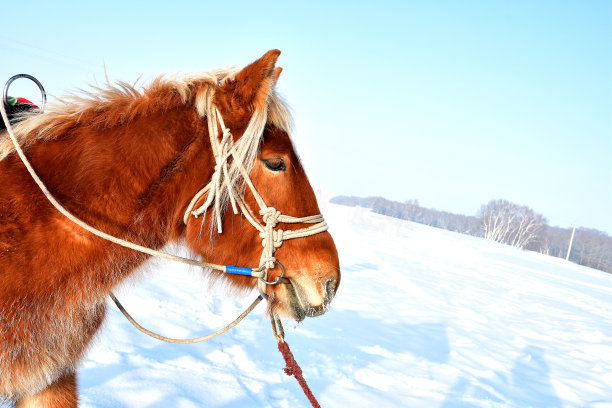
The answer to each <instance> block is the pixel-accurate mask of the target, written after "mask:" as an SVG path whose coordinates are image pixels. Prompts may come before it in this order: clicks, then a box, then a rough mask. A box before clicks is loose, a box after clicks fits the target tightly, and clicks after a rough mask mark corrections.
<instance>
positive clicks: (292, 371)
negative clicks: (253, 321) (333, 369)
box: [270, 315, 321, 408]
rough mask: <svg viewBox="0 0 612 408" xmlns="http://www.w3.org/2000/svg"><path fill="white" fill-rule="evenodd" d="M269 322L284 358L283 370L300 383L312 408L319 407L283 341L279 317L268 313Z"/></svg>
mask: <svg viewBox="0 0 612 408" xmlns="http://www.w3.org/2000/svg"><path fill="white" fill-rule="evenodd" d="M270 323H271V324H272V334H273V335H274V338H275V339H276V341H277V342H278V351H280V353H281V354H282V355H283V359H285V368H284V369H283V371H285V374H287V375H288V376H289V377H291V376H294V377H295V379H296V380H297V382H298V384H300V387H302V391H304V395H306V398H308V401H310V404H312V406H313V408H321V405H319V402H318V401H317V399H316V398H315V396H314V394H313V393H312V391H311V390H310V387H309V386H308V384H307V383H306V380H305V379H304V377H303V376H302V369H301V368H300V366H299V365H298V363H297V361H295V358H294V357H293V353H292V352H291V349H290V348H289V344H287V342H286V341H285V331H284V330H283V325H282V324H281V321H280V319H279V318H277V317H275V316H274V315H270Z"/></svg>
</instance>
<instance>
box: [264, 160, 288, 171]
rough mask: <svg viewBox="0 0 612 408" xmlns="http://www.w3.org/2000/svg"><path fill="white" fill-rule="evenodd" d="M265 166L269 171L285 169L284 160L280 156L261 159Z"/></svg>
mask: <svg viewBox="0 0 612 408" xmlns="http://www.w3.org/2000/svg"><path fill="white" fill-rule="evenodd" d="M263 162H264V164H265V166H266V167H267V169H268V170H271V171H285V162H284V161H283V159H281V158H280V157H274V158H272V159H264V160H263Z"/></svg>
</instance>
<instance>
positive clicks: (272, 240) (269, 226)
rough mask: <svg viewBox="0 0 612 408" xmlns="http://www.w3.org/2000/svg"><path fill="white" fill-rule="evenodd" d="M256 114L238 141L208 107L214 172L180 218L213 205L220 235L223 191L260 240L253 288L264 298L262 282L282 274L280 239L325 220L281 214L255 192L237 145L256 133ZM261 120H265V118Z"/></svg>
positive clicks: (315, 229)
mask: <svg viewBox="0 0 612 408" xmlns="http://www.w3.org/2000/svg"><path fill="white" fill-rule="evenodd" d="M264 114H265V113H264ZM256 115H257V112H256V113H255V114H254V115H253V116H254V117H253V118H252V119H251V121H250V122H249V125H248V126H247V129H246V130H245V132H244V134H243V136H242V138H241V139H240V140H239V141H238V142H234V140H233V136H232V134H231V132H230V129H229V128H227V127H225V123H224V122H223V117H222V116H221V112H219V110H218V109H217V108H214V109H210V111H209V112H208V114H207V116H208V130H209V136H210V144H211V148H212V151H213V154H214V156H215V161H216V165H215V171H214V173H213V175H212V178H211V180H210V182H209V183H208V184H207V185H206V186H204V188H202V189H201V190H200V191H198V192H197V193H196V195H195V196H194V197H193V199H192V200H191V202H190V203H189V205H188V206H187V209H186V211H185V215H184V216H183V221H184V222H185V224H187V221H188V220H189V216H190V215H192V216H193V217H194V218H197V217H199V216H200V215H202V214H205V213H206V211H207V210H208V209H209V207H210V206H211V205H212V206H214V208H215V211H214V213H215V215H216V219H215V220H214V222H215V223H216V225H217V232H218V233H220V234H221V233H222V232H223V229H222V227H221V223H222V221H221V211H220V206H221V205H222V203H221V200H222V196H223V194H222V193H223V192H225V193H226V194H227V196H228V197H229V201H230V203H231V205H232V209H233V211H234V214H238V208H240V211H241V212H242V214H244V216H245V217H246V219H247V220H248V221H249V222H250V223H251V225H252V226H253V227H255V229H257V230H258V231H259V236H260V237H261V239H262V241H261V244H262V246H263V251H262V253H261V258H260V260H259V271H260V272H261V273H262V276H260V277H259V279H258V281H257V288H258V289H259V293H260V294H261V295H262V296H263V297H264V298H267V294H266V285H271V284H276V283H278V282H280V280H281V279H282V277H283V274H284V269H283V268H282V265H281V264H280V262H278V261H277V260H276V258H275V257H274V252H275V251H276V250H277V249H278V248H280V247H281V246H282V245H283V242H284V241H286V240H288V239H294V238H301V237H308V236H310V235H314V234H318V233H320V232H324V231H327V223H326V222H325V220H324V219H323V216H322V215H321V214H317V215H311V216H308V217H299V218H298V217H292V216H289V215H284V214H282V213H281V212H280V211H278V210H277V209H276V208H274V207H268V206H267V205H266V203H265V202H264V200H263V198H261V195H260V194H259V193H258V192H257V189H256V188H255V186H254V185H253V182H252V180H251V177H250V176H249V174H248V172H247V170H246V168H245V167H244V164H243V163H244V157H243V156H242V155H241V154H240V153H241V147H242V146H245V145H248V144H249V143H250V142H251V140H248V138H252V137H259V136H260V135H258V134H257V133H256V132H257V130H260V129H257V130H256V129H254V128H255V125H254V124H255V123H257V122H260V121H259V120H258V119H261V118H256V117H255V116H256ZM217 120H218V123H219V126H220V127H221V131H222V132H223V134H222V137H221V140H219V132H218V128H217ZM263 122H264V123H265V120H264V121H263ZM260 131H262V132H263V129H261V130H260ZM230 157H231V158H232V162H231V164H230V163H228V159H229V158H230ZM238 176H240V177H242V179H243V180H244V181H245V183H246V185H247V186H248V187H249V189H250V190H251V193H252V194H253V197H255V201H256V202H257V205H258V206H259V215H261V216H262V220H263V222H264V223H265V225H264V224H262V223H260V222H259V220H258V219H257V217H256V216H254V214H253V211H252V210H251V208H249V206H248V205H247V203H246V202H245V200H244V197H243V196H242V195H241V194H240V193H239V192H238V190H237V189H236V187H235V181H236V179H237V178H238ZM204 194H206V199H205V200H204V202H203V203H202V204H201V205H200V206H199V207H198V208H196V209H194V207H195V206H196V203H197V202H198V201H199V200H200V199H201V198H202V197H203V196H204ZM278 223H287V224H297V223H305V224H314V225H311V226H310V227H307V228H302V229H298V230H290V231H283V230H282V229H275V228H276V226H277V225H278ZM276 263H279V265H280V266H281V270H282V273H281V276H279V277H277V278H276V280H275V281H273V282H268V281H267V278H268V270H270V269H273V268H274V266H275V264H276Z"/></svg>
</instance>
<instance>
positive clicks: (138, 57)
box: [0, 0, 612, 234]
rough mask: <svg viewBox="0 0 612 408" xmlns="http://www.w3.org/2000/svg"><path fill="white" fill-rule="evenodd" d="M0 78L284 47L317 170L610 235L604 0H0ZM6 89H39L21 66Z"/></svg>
mask: <svg viewBox="0 0 612 408" xmlns="http://www.w3.org/2000/svg"><path fill="white" fill-rule="evenodd" d="M2 14H3V16H4V21H5V23H4V26H5V28H6V29H5V30H3V34H2V36H1V37H0V55H2V61H3V63H2V64H0V82H4V81H5V80H6V79H8V78H9V77H11V76H12V75H13V74H16V73H22V72H23V73H29V74H32V75H35V76H36V77H38V78H39V79H40V80H41V81H42V82H43V84H44V85H45V88H46V90H47V92H48V94H49V98H50V99H53V98H58V97H61V96H62V95H64V94H67V93H69V92H71V91H75V90H78V89H87V88H88V86H89V85H90V84H95V83H96V82H103V81H104V77H105V69H106V73H107V74H108V77H109V78H110V79H111V81H114V80H123V81H127V82H133V81H135V80H137V79H138V78H142V80H144V81H145V82H146V81H147V80H150V79H152V78H154V77H156V76H158V75H160V74H163V73H176V72H193V71H202V70H208V69H212V68H217V67H223V66H228V65H236V66H244V65H246V64H248V63H250V62H251V61H253V60H255V59H257V58H258V57H260V56H261V55H263V53H265V52H266V51H267V50H269V49H273V48H278V49H280V50H281V51H282V55H281V57H280V59H279V61H278V65H279V66H282V67H283V69H284V71H283V73H282V75H281V78H280V80H279V83H278V89H279V91H280V93H281V94H283V95H284V97H285V98H286V100H287V101H288V102H289V104H290V105H291V107H292V109H293V113H294V119H295V132H294V134H293V138H294V141H295V145H296V148H297V150H298V153H299V154H300V156H301V158H302V160H303V163H304V166H305V168H306V170H307V173H308V174H309V176H310V179H311V182H312V184H313V185H314V186H316V187H318V188H321V189H324V190H327V191H328V192H330V193H332V194H338V195H340V194H342V195H356V196H383V197H386V198H388V199H391V200H396V201H406V200H413V199H416V200H419V203H420V204H421V205H422V206H425V207H430V208H436V209H438V210H445V211H450V212H455V213H461V214H467V215H475V214H476V212H477V211H478V209H479V208H480V206H481V205H483V204H486V203H487V202H488V201H489V200H492V199H498V198H502V199H506V200H510V201H513V202H516V203H518V204H521V205H527V206H529V207H531V208H532V209H534V210H535V211H536V212H538V213H541V214H543V215H544V216H545V217H547V218H548V220H549V223H550V224H551V225H557V226H561V227H571V226H572V225H573V224H574V223H576V224H577V225H578V226H583V227H587V228H596V229H599V230H602V231H605V232H607V233H608V234H612V216H610V215H609V213H610V208H612V3H610V2H607V1H601V2H598V1H537V2H534V1H512V2H489V1H462V2H455V1H437V2H426V1H419V2H417V1H397V2H393V1H380V2H370V1H345V2H324V1H310V2H286V1H285V2H281V1H279V2H266V1H257V2H249V1H228V2H206V1H198V2H196V1H193V2H181V1H175V2H161V1H147V2H144V1H140V2H125V1H123V2H119V1H105V2H99V3H93V2H77V1H64V2H62V3H61V4H60V5H55V4H51V2H43V1H37V0H33V1H28V2H27V7H25V6H23V5H22V4H20V3H19V2H9V3H8V4H6V5H4V6H3V7H2ZM11 94H12V95H13V94H14V95H16V94H19V96H25V97H27V98H29V99H34V100H35V101H36V100H38V99H37V98H38V96H37V93H36V89H35V88H34V87H33V86H32V85H29V84H26V83H25V82H16V83H15V85H14V86H13V87H12V88H11Z"/></svg>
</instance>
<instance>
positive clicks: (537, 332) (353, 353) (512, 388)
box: [79, 204, 612, 408]
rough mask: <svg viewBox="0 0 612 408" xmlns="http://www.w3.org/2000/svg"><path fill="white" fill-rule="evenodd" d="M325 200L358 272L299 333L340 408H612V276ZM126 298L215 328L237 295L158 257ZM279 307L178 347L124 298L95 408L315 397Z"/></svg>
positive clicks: (172, 323) (92, 355)
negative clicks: (287, 349)
mask: <svg viewBox="0 0 612 408" xmlns="http://www.w3.org/2000/svg"><path fill="white" fill-rule="evenodd" d="M323 207H324V208H322V210H323V213H324V214H325V216H326V219H327V221H328V223H329V224H330V231H331V233H332V235H333V236H334V239H335V240H336V244H337V246H338V250H339V253H340V262H341V265H342V282H341V285H340V289H339V291H338V295H337V297H336V299H335V300H334V302H333V304H332V310H331V311H330V312H329V313H328V314H326V315H324V316H322V317H317V318H314V319H307V320H306V321H305V322H304V323H303V324H302V325H299V326H298V327H295V328H293V327H291V325H290V324H286V330H287V337H286V338H287V341H288V343H289V344H290V346H291V348H292V350H293V352H294V354H295V357H296V359H297V361H298V362H299V363H300V364H301V366H302V369H303V371H304V376H305V378H306V379H307V380H308V382H309V384H310V385H311V387H312V389H313V391H314V393H315V395H316V396H317V397H318V399H319V401H320V402H321V405H322V406H324V407H338V408H340V407H354V408H356V407H376V408H383V407H428V408H429V407H443V408H450V407H538V408H540V407H597V408H604V407H608V408H610V407H612V387H611V386H610V384H612V275H610V274H606V273H604V272H599V271H595V270H592V269H588V268H584V267H581V266H577V265H575V264H571V263H567V262H565V261H563V260H561V259H558V258H552V257H546V256H542V255H539V254H535V253H532V252H525V251H520V250H516V249H515V248H511V247H507V246H503V245H499V244H495V243H491V242H488V241H484V240H482V239H478V238H473V237H469V236H465V235H459V234H456V233H451V232H448V231H443V230H439V229H435V228H431V227H427V226H423V225H420V224H414V223H411V222H407V221H401V220H397V219H393V218H387V217H384V216H381V215H378V214H373V213H370V212H369V211H368V210H365V209H362V208H349V207H343V206H339V205H334V204H327V205H326V206H323ZM149 269H154V270H155V271H154V272H146V273H145V274H144V278H143V279H140V280H139V281H138V282H136V283H134V284H129V285H126V286H125V287H124V288H123V289H122V290H121V291H119V293H118V296H119V298H120V299H121V300H122V301H123V302H124V305H125V306H126V307H127V309H128V310H130V311H131V312H132V313H133V315H134V316H135V317H136V318H137V320H139V321H140V322H141V323H143V324H144V325H145V326H146V327H148V328H151V329H153V330H156V331H159V332H162V333H164V334H167V335H170V336H175V337H190V336H197V335H201V334H204V333H208V332H210V331H211V330H213V329H216V328H218V327H221V326H222V325H224V324H225V323H227V322H229V321H231V320H232V319H234V317H235V316H237V315H238V314H239V313H240V312H241V311H242V310H243V309H244V307H246V306H247V305H248V304H249V303H250V302H251V301H252V300H253V299H254V298H255V297H256V294H255V293H253V294H250V295H248V296H246V297H244V298H238V299H233V298H226V296H225V295H224V293H223V290H222V289H221V288H213V289H212V290H211V289H209V288H208V285H207V283H206V282H205V281H203V280H202V278H201V277H200V276H199V275H198V273H196V272H195V271H189V270H188V269H186V268H183V267H182V266H177V265H174V264H171V263H165V262H156V263H155V265H154V268H149ZM263 310H264V307H263V305H260V306H258V308H257V309H256V310H255V312H254V313H253V314H251V315H250V316H249V317H248V318H247V319H246V320H245V321H243V322H242V323H241V324H240V325H238V326H237V327H236V328H235V329H233V330H232V331H230V332H229V333H226V334H224V335H222V336H220V337H217V338H216V339H214V340H212V341H209V342H205V343H201V344H197V345H184V346H181V345H169V344H165V343H161V342H159V341H157V340H154V339H151V338H148V337H146V336H145V335H142V334H141V333H140V332H137V331H136V330H135V329H134V328H132V327H131V326H130V325H129V323H128V322H127V321H126V320H125V319H124V318H123V316H122V315H121V314H120V313H119V312H118V311H117V309H116V308H115V306H114V305H109V318H108V319H107V321H106V324H105V327H104V328H103V330H102V333H101V334H100V336H99V338H98V340H97V342H96V343H95V345H94V346H93V347H92V348H91V350H90V351H89V353H88V356H87V358H86V360H85V362H84V363H83V366H82V368H81V370H80V373H79V387H80V391H81V395H82V402H83V406H85V407H183V408H188V407H307V406H309V404H308V401H307V400H306V398H305V397H304V395H303V394H302V392H301V390H300V388H299V386H298V385H297V383H296V381H295V379H293V378H290V377H287V376H285V374H284V373H283V372H282V367H283V366H284V364H283V361H282V357H281V355H280V354H279V353H278V351H277V350H276V345H275V342H274V340H273V338H272V335H271V332H270V327H269V322H268V321H267V320H265V319H264V318H263Z"/></svg>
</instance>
